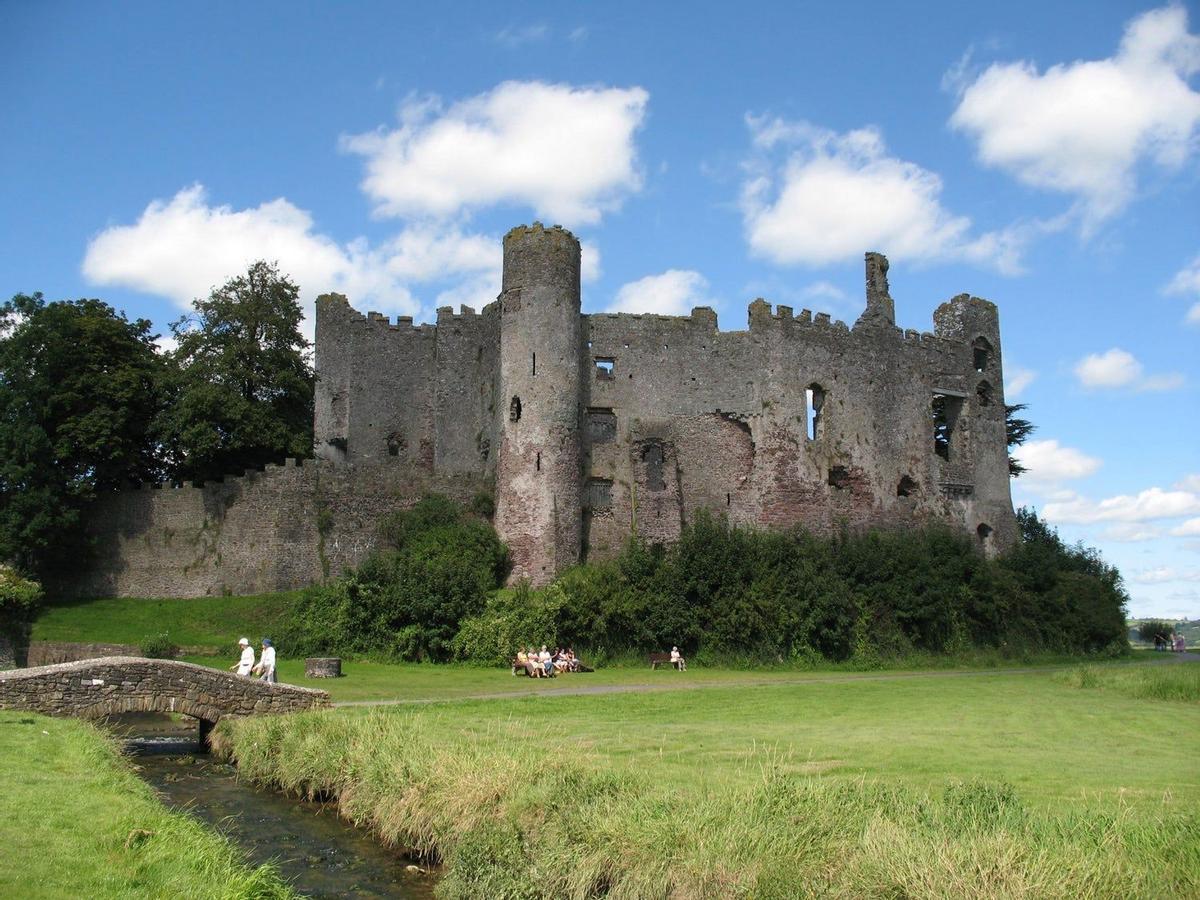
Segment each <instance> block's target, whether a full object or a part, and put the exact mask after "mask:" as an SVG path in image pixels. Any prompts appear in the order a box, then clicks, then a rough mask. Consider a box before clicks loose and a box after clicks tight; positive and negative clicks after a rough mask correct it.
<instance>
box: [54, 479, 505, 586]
mask: <svg viewBox="0 0 1200 900" xmlns="http://www.w3.org/2000/svg"><path fill="white" fill-rule="evenodd" d="M486 487H487V485H486V482H485V481H484V480H483V479H482V478H477V477H472V476H461V475H458V476H441V475H436V474H434V473H433V472H431V471H429V469H428V468H426V467H424V466H420V465H415V464H411V463H406V462H405V461H404V460H400V459H393V458H390V457H385V458H384V459H382V460H375V461H365V462H363V463H361V464H336V463H334V462H332V461H329V460H307V461H303V464H301V461H296V460H289V461H288V462H287V464H286V465H283V466H267V467H266V469H265V470H264V471H262V472H250V473H247V474H246V475H245V476H242V477H237V478H227V479H225V480H224V481H222V482H212V483H208V484H204V485H203V486H201V487H193V486H184V487H170V486H153V487H143V488H140V489H133V490H128V491H122V492H120V493H117V494H112V495H109V496H106V497H102V498H100V500H98V501H97V503H96V505H95V507H94V508H93V510H92V511H91V513H90V515H89V519H88V528H89V530H90V532H91V533H92V535H93V536H94V537H95V539H96V551H95V556H94V559H93V561H92V563H91V564H90V565H88V566H86V567H81V568H80V569H79V570H78V571H74V572H63V573H61V574H60V576H59V577H58V578H56V579H48V581H47V589H48V590H49V591H50V592H51V593H52V594H54V595H58V596H78V597H115V596H123V597H204V596H219V595H222V594H253V593H263V592H271V591H281V590H289V589H293V588H299V587H304V586H307V585H309V584H312V583H314V582H317V581H320V580H321V579H323V578H326V577H329V576H331V575H338V574H340V573H341V571H342V570H343V569H344V568H346V567H349V566H354V565H357V564H358V563H359V562H360V561H362V560H363V559H364V558H365V557H366V556H367V555H368V554H369V553H370V552H371V551H372V550H373V549H374V548H375V546H376V543H377V540H378V538H377V526H378V523H379V520H380V519H381V518H383V516H385V515H386V514H388V513H389V512H392V511H394V510H397V509H403V508H406V507H408V506H411V505H412V504H414V503H415V502H416V501H417V500H419V499H420V498H421V497H422V496H424V495H426V494H428V493H433V492H436V493H443V494H446V495H448V496H450V497H452V498H454V499H456V500H458V501H460V502H464V503H466V502H469V501H470V499H471V497H472V496H474V494H475V493H476V492H478V491H480V490H484V489H486Z"/></svg>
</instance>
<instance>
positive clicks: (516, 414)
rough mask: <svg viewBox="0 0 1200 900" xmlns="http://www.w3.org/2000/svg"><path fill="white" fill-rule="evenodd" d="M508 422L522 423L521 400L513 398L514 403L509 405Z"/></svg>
mask: <svg viewBox="0 0 1200 900" xmlns="http://www.w3.org/2000/svg"><path fill="white" fill-rule="evenodd" d="M508 421H510V422H520V421H521V398H520V397H513V398H512V402H511V403H509V404H508Z"/></svg>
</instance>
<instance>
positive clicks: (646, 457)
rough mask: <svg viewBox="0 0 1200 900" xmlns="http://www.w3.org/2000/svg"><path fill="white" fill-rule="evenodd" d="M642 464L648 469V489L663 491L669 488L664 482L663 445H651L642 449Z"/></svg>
mask: <svg viewBox="0 0 1200 900" xmlns="http://www.w3.org/2000/svg"><path fill="white" fill-rule="evenodd" d="M642 464H643V465H644V466H645V467H646V489H647V490H650V491H661V490H664V489H665V488H666V486H667V483H666V482H665V481H664V480H663V448H662V444H658V443H650V444H647V445H646V446H645V447H643V448H642Z"/></svg>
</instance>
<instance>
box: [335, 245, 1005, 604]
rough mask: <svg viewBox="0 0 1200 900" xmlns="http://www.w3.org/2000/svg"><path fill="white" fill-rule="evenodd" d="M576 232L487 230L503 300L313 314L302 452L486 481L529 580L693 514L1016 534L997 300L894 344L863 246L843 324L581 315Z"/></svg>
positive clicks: (990, 538)
mask: <svg viewBox="0 0 1200 900" xmlns="http://www.w3.org/2000/svg"><path fill="white" fill-rule="evenodd" d="M579 261H580V256H579V243H578V241H576V239H575V238H574V237H573V236H572V235H571V234H570V233H569V232H567V231H564V230H562V229H560V228H543V227H542V226H540V225H534V226H533V227H530V228H526V227H520V228H514V229H513V230H512V231H510V232H509V233H508V235H506V236H505V238H504V277H503V284H502V288H501V292H500V297H499V299H498V300H497V301H496V302H495V303H493V304H490V305H489V306H487V307H486V308H485V309H484V310H483V311H482V312H481V313H478V314H477V313H475V312H474V311H473V310H470V309H467V308H464V309H463V310H462V312H461V314H459V315H454V314H453V311H452V310H451V309H448V308H447V309H441V310H439V311H438V317H437V324H436V325H435V326H430V325H423V326H419V327H414V326H413V325H412V323H411V321H410V320H408V319H404V318H401V319H400V320H398V321H397V322H396V323H395V324H393V323H390V322H388V321H387V320H386V319H384V318H382V317H380V316H377V315H374V314H370V315H368V316H367V317H366V318H364V317H362V316H361V315H359V314H358V313H356V312H354V311H353V310H352V309H351V308H350V306H349V305H348V304H347V302H346V301H345V299H344V298H342V297H340V296H337V295H326V296H323V297H321V298H320V299H318V301H317V371H318V382H317V413H316V443H317V455H318V456H319V457H323V458H325V459H328V460H331V461H334V462H335V463H337V464H342V465H354V464H359V463H366V462H372V463H382V464H387V463H388V461H389V460H394V461H396V462H397V463H405V462H407V463H410V464H413V465H417V466H421V467H424V468H427V469H429V470H431V471H432V472H434V473H437V474H438V475H439V476H456V475H461V476H470V477H473V478H477V479H481V480H483V481H486V482H489V483H494V485H495V496H496V519H495V522H496V528H497V529H498V531H499V532H500V534H501V536H502V537H503V539H504V540H505V541H506V542H507V543H508V545H509V547H510V548H511V551H512V556H513V562H514V575H515V576H516V577H529V578H531V579H532V580H534V581H535V582H539V581H546V580H548V579H549V578H551V577H552V576H553V575H554V573H555V572H557V571H561V570H562V569H563V568H564V567H566V566H568V565H571V564H572V563H574V562H577V561H579V560H581V559H585V558H592V559H594V558H597V557H605V556H611V555H612V554H614V553H615V552H616V551H617V550H618V548H619V547H620V545H621V543H622V542H623V541H624V540H625V538H626V537H627V536H628V535H629V534H631V533H636V534H637V535H638V536H639V537H641V538H643V539H645V540H648V541H653V542H669V541H671V540H673V539H675V538H676V537H677V535H678V534H679V531H680V528H681V527H682V525H683V523H684V522H685V521H687V519H688V518H689V517H690V516H691V515H693V514H694V513H695V512H696V511H697V510H699V509H709V510H712V511H713V512H715V513H718V514H721V515H726V516H728V517H729V519H730V520H731V521H732V522H735V523H738V524H742V525H756V526H770V527H787V526H791V525H803V526H805V527H807V528H809V529H811V530H814V531H821V532H827V531H830V530H832V529H835V528H838V527H841V525H842V524H843V523H845V524H846V525H848V526H849V527H851V528H864V527H869V526H885V527H904V526H907V525H912V524H916V523H919V522H927V521H934V520H940V521H946V522H951V523H953V524H955V525H956V526H958V527H961V528H963V529H964V530H967V531H969V532H970V533H971V534H973V535H976V536H977V537H978V539H979V540H980V541H981V543H982V544H983V546H984V549H985V550H988V551H989V552H990V551H993V550H994V549H996V548H998V547H1001V546H1005V545H1007V544H1009V543H1011V542H1012V541H1013V540H1014V539H1015V523H1014V519H1013V511H1012V502H1011V499H1010V496H1009V485H1008V455H1007V445H1006V440H1005V416H1004V398H1003V395H1002V388H1001V368H1000V333H999V321H998V318H997V313H996V307H995V306H994V305H993V304H991V303H989V302H987V301H986V300H980V299H978V298H974V297H968V296H966V295H962V296H959V297H955V298H954V299H953V300H950V301H949V302H947V303H944V304H942V306H940V307H939V308H938V309H937V311H936V312H935V314H934V323H935V329H936V330H935V333H934V334H928V333H927V334H918V333H917V332H915V331H901V330H900V329H898V328H896V325H895V312H894V305H893V302H892V298H891V296H890V294H889V290H888V281H887V260H886V259H884V258H883V257H882V256H880V255H878V254H874V253H870V254H867V259H866V264H867V307H866V310H865V311H864V313H863V314H862V316H861V317H860V318H859V319H858V321H857V322H856V323H855V324H854V327H853V328H848V327H847V326H846V325H844V324H842V323H841V322H831V321H830V319H829V316H827V315H820V314H819V315H817V316H815V317H814V316H813V315H812V314H811V313H810V312H809V311H808V310H803V311H801V312H800V314H799V315H794V314H793V311H792V310H791V309H789V308H788V307H785V306H780V307H777V308H776V309H774V310H773V309H772V308H771V306H770V305H769V304H768V303H766V302H765V301H763V300H756V301H754V303H752V304H751V305H750V315H749V319H750V322H749V324H750V327H749V330H748V331H739V332H722V331H719V330H718V329H717V316H716V313H715V312H713V310H711V309H709V308H706V307H700V308H697V309H694V310H693V311H692V314H691V315H690V316H686V317H671V316H657V315H627V314H604V315H597V314H593V315H582V314H581V313H580V288H579Z"/></svg>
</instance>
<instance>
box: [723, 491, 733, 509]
mask: <svg viewBox="0 0 1200 900" xmlns="http://www.w3.org/2000/svg"><path fill="white" fill-rule="evenodd" d="M732 503H733V501H732V500H731V499H730V497H729V495H728V494H726V495H725V505H726V506H729V505H731V504H732Z"/></svg>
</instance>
